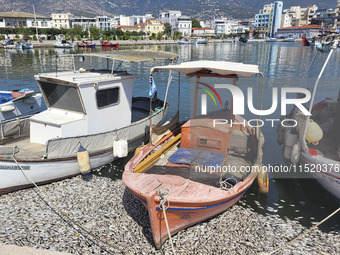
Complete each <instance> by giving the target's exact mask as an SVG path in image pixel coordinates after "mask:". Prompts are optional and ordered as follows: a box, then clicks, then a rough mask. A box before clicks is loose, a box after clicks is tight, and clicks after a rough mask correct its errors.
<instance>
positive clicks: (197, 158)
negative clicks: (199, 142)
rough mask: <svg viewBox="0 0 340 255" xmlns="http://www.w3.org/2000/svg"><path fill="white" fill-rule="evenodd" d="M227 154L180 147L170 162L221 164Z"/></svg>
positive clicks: (206, 164)
mask: <svg viewBox="0 0 340 255" xmlns="http://www.w3.org/2000/svg"><path fill="white" fill-rule="evenodd" d="M224 158H225V155H224V154H222V153H217V152H211V151H205V150H195V149H186V148H179V149H178V150H177V151H176V152H175V153H174V154H172V155H171V157H170V158H169V160H168V161H169V162H172V163H175V164H187V165H196V166H216V165H218V166H220V165H222V163H223V160H224Z"/></svg>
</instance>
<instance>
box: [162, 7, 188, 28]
mask: <svg viewBox="0 0 340 255" xmlns="http://www.w3.org/2000/svg"><path fill="white" fill-rule="evenodd" d="M180 16H182V12H181V11H173V10H167V11H160V12H159V17H158V20H159V21H161V22H163V23H170V25H171V26H172V27H173V28H175V27H176V23H177V20H178V18H179V17H180Z"/></svg>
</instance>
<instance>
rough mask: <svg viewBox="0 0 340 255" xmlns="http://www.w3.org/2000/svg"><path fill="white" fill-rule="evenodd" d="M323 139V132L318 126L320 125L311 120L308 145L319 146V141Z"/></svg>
mask: <svg viewBox="0 0 340 255" xmlns="http://www.w3.org/2000/svg"><path fill="white" fill-rule="evenodd" d="M322 137H323V131H322V129H321V128H320V126H319V125H318V123H316V122H314V121H313V120H309V123H308V126H307V131H306V140H307V142H308V143H312V144H314V145H318V143H319V141H320V140H321V139H322Z"/></svg>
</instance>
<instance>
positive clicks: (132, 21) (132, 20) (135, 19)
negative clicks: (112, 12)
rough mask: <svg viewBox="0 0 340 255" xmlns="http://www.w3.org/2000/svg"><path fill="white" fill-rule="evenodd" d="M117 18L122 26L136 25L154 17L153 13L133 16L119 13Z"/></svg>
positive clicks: (118, 23)
mask: <svg viewBox="0 0 340 255" xmlns="http://www.w3.org/2000/svg"><path fill="white" fill-rule="evenodd" d="M114 19H115V20H117V22H116V23H117V24H116V25H120V26H136V25H137V24H139V23H144V22H146V21H147V20H149V19H154V17H153V16H152V14H145V15H132V16H125V15H119V16H118V17H115V18H114Z"/></svg>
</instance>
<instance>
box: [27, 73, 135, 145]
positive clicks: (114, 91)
mask: <svg viewBox="0 0 340 255" xmlns="http://www.w3.org/2000/svg"><path fill="white" fill-rule="evenodd" d="M135 78H136V77H135V76H134V75H131V74H128V73H127V72H115V73H114V74H112V73H111V71H110V70H103V71H102V72H98V70H96V71H95V72H93V71H91V70H89V71H87V70H85V69H80V70H79V71H77V72H72V71H71V72H62V73H48V74H41V75H36V76H35V79H36V80H37V82H38V84H39V87H40V90H41V91H42V94H43V96H44V99H45V101H46V104H47V107H48V109H47V110H46V111H44V112H41V113H39V114H37V115H35V116H33V117H31V119H30V142H31V143H39V144H45V143H46V142H47V141H48V140H49V139H52V138H65V137H72V136H83V135H91V134H98V133H103V132H107V131H111V130H115V129H119V128H122V127H125V126H128V125H130V124H131V115H132V114H131V112H132V87H133V84H134V81H135ZM116 116H119V118H117V117H116Z"/></svg>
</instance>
